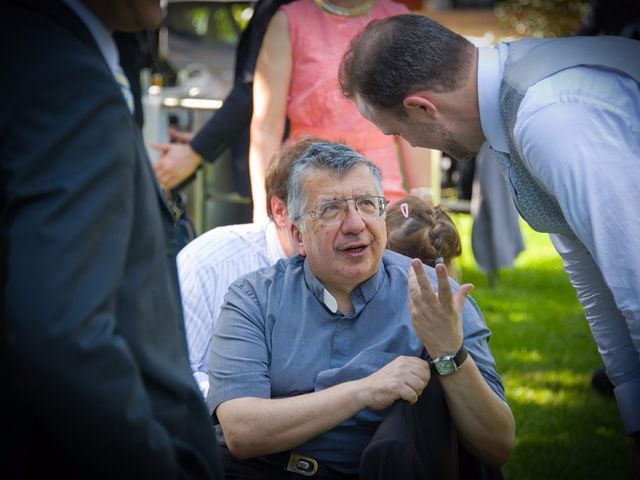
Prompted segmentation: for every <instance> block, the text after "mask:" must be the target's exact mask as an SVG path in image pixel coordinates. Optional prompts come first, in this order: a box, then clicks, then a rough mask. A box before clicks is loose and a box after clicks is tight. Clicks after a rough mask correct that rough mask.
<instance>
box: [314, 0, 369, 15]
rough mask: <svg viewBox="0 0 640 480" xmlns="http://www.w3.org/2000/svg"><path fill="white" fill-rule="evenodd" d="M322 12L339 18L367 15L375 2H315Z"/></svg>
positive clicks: (343, 0) (352, 0) (328, 0)
mask: <svg viewBox="0 0 640 480" xmlns="http://www.w3.org/2000/svg"><path fill="white" fill-rule="evenodd" d="M315 2H316V5H318V6H319V7H320V8H321V9H322V10H324V11H326V12H328V13H331V14H332V15H338V16H341V17H357V16H360V15H366V14H368V13H369V12H370V11H371V10H372V8H373V6H374V5H375V0H315Z"/></svg>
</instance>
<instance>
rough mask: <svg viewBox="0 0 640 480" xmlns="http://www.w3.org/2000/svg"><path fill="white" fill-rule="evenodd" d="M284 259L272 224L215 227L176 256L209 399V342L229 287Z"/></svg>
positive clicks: (198, 374)
mask: <svg viewBox="0 0 640 480" xmlns="http://www.w3.org/2000/svg"><path fill="white" fill-rule="evenodd" d="M285 257H286V255H285V252H284V250H283V249H282V245H281V244H280V241H279V239H278V235H277V231H276V225H275V224H274V223H273V222H267V223H264V224H254V223H249V224H244V225H230V226H224V227H218V228H214V229H213V230H210V231H208V232H206V233H204V234H203V235H201V236H199V237H197V238H196V239H195V240H193V241H192V242H190V243H189V244H188V245H187V246H186V247H184V248H183V249H182V250H181V251H180V253H179V254H178V276H179V278H180V290H181V292H182V306H183V309H184V321H185V327H186V332H187V343H188V346H189V360H190V363H191V369H192V371H193V372H194V377H195V379H196V381H197V382H198V385H199V386H200V389H201V391H202V393H203V395H204V396H205V397H206V395H207V392H208V390H209V377H208V373H207V358H208V356H209V345H210V344H211V338H212V337H213V329H214V327H215V324H216V321H217V319H218V314H219V313H220V307H221V306H222V303H223V299H224V296H225V294H226V293H227V290H228V289H229V285H231V283H233V282H234V281H235V280H236V279H237V278H238V277H240V276H242V275H244V274H245V273H249V272H252V271H254V270H258V269H260V268H263V267H268V266H270V265H273V264H274V263H276V262H277V261H278V260H279V259H281V258H285Z"/></svg>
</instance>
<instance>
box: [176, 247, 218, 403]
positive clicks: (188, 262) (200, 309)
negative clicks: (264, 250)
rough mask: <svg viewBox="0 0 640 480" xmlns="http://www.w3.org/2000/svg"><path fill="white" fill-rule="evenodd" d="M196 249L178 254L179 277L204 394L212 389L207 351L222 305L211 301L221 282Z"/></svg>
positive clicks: (192, 355) (192, 356)
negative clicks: (216, 315) (214, 289)
mask: <svg viewBox="0 0 640 480" xmlns="http://www.w3.org/2000/svg"><path fill="white" fill-rule="evenodd" d="M193 245H195V244H193V243H191V244H189V245H187V246H186V247H185V248H183V249H182V250H181V251H180V253H179V254H178V276H179V278H180V291H181V295H182V309H183V311H184V323H185V330H186V333H187V345H188V347H189V363H190V364H191V370H192V371H193V372H194V377H195V378H196V381H197V382H198V385H199V386H200V389H201V390H202V391H203V393H204V390H203V388H204V389H205V390H206V389H208V379H207V380H206V381H205V378H207V376H206V373H207V351H208V350H209V344H210V343H211V337H212V336H213V325H214V318H215V317H214V313H213V312H217V311H218V305H214V306H212V305H209V302H208V300H210V299H211V297H215V295H212V293H211V291H212V289H213V287H212V286H213V285H215V284H216V281H217V279H216V276H215V274H214V272H213V271H212V270H211V269H206V263H205V262H203V261H202V259H200V258H199V257H198V255H196V254H194V253H193V252H192V251H191V248H190V246H193ZM207 271H208V275H207ZM197 373H200V374H201V375H197ZM203 375H204V376H203ZM203 382H204V383H203Z"/></svg>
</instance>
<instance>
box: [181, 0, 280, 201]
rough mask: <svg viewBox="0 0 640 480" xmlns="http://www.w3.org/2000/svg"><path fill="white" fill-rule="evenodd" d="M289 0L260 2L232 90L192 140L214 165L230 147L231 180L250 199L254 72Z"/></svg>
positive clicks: (246, 34)
mask: <svg viewBox="0 0 640 480" xmlns="http://www.w3.org/2000/svg"><path fill="white" fill-rule="evenodd" d="M289 2H291V0H259V1H258V3H257V4H256V7H255V11H254V13H253V17H251V20H250V21H249V25H247V28H246V29H245V30H244V32H242V36H241V37H240V42H239V43H238V48H237V50H236V71H235V83H234V86H233V89H232V90H231V92H230V93H229V95H227V98H226V99H225V100H224V103H223V104H222V107H221V108H220V110H218V111H217V112H216V113H215V115H214V116H213V117H211V118H210V119H209V121H208V122H207V123H205V125H204V126H203V127H202V129H201V130H200V131H199V132H198V134H197V135H196V136H195V137H194V138H193V140H192V141H191V147H192V148H193V149H194V150H195V151H196V152H198V153H199V154H200V155H201V156H202V157H203V158H204V159H205V160H206V161H208V162H214V161H215V160H216V159H217V158H218V156H220V154H221V153H222V152H223V151H224V150H225V149H226V148H229V147H231V160H232V162H233V179H234V182H235V188H236V191H237V192H238V193H240V194H241V195H244V196H245V197H251V185H250V181H249V127H250V126H251V115H252V113H253V72H254V70H255V68H256V62H257V60H258V54H259V53H260V48H261V47H262V40H263V38H264V34H265V32H266V30H267V26H268V25H269V22H270V21H271V17H272V16H273V14H274V13H276V10H278V8H280V6H281V5H285V4H287V3H289Z"/></svg>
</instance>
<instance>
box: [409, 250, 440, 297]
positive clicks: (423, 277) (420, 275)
mask: <svg viewBox="0 0 640 480" xmlns="http://www.w3.org/2000/svg"><path fill="white" fill-rule="evenodd" d="M411 267H412V269H413V272H414V273H415V275H416V280H417V282H418V285H419V287H420V292H421V294H422V298H423V299H424V300H426V301H427V302H428V303H431V304H433V303H434V302H437V301H438V297H437V296H436V293H435V292H434V291H433V286H432V285H431V280H430V279H429V276H428V275H427V272H426V271H425V269H424V265H423V264H422V261H420V259H418V258H414V259H413V260H411Z"/></svg>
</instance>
